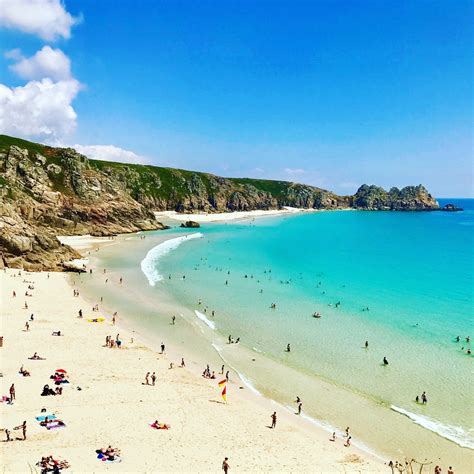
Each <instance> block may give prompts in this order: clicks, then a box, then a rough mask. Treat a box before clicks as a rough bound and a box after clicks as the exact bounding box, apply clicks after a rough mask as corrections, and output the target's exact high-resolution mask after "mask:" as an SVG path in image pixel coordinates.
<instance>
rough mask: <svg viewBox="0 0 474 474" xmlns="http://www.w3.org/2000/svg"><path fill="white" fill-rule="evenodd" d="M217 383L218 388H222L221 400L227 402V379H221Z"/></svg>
mask: <svg viewBox="0 0 474 474" xmlns="http://www.w3.org/2000/svg"><path fill="white" fill-rule="evenodd" d="M217 385H219V387H220V388H222V393H221V395H222V398H223V400H224V401H225V402H226V403H227V380H226V379H224V380H221V381H220V382H219V383H218V384H217Z"/></svg>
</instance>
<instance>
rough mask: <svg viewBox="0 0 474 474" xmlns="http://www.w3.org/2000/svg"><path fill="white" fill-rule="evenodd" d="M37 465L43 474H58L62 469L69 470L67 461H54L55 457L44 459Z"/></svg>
mask: <svg viewBox="0 0 474 474" xmlns="http://www.w3.org/2000/svg"><path fill="white" fill-rule="evenodd" d="M36 465H37V466H38V467H39V468H40V469H41V474H46V473H48V472H52V473H53V474H57V473H59V471H61V470H62V469H67V468H68V467H69V463H68V462H67V461H65V460H63V461H60V460H57V459H54V458H53V456H46V457H42V458H41V461H38V462H37V463H36Z"/></svg>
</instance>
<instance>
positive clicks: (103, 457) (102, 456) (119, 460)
mask: <svg viewBox="0 0 474 474" xmlns="http://www.w3.org/2000/svg"><path fill="white" fill-rule="evenodd" d="M97 459H98V460H99V461H103V462H109V463H112V462H122V460H121V459H120V456H115V458H114V459H107V457H106V456H104V455H103V454H102V453H100V454H99V455H98V456H97Z"/></svg>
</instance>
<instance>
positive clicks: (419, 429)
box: [104, 231, 469, 472]
mask: <svg viewBox="0 0 474 474" xmlns="http://www.w3.org/2000/svg"><path fill="white" fill-rule="evenodd" d="M184 234H185V232H183V233H182V234H181V233H180V232H179V231H178V233H175V234H174V235H172V236H163V237H166V238H173V237H175V236H176V235H184ZM155 244H156V243H155ZM155 244H154V246H155ZM144 248H145V247H144V246H143V245H141V247H140V248H139V249H140V250H139V252H138V255H141V254H142V255H143V256H144V255H145V254H146V252H147V251H146V250H143V249H144ZM150 248H151V247H150V246H148V249H150ZM132 252H133V246H132V243H131V242H130V244H129V245H128V246H127V247H121V249H120V251H119V252H118V253H117V252H114V251H113V250H112V253H111V252H110V250H107V252H106V255H108V257H106V258H105V260H104V265H106V266H107V267H108V266H109V264H110V265H112V262H113V261H114V259H115V258H116V257H118V255H119V254H125V253H132ZM114 253H115V257H114V256H113V254H114ZM104 257H105V256H104ZM111 257H112V258H111ZM138 258H141V257H138ZM136 259H137V254H136V253H135V255H134V257H133V259H129V260H128V266H127V267H123V265H122V267H121V269H120V272H123V271H125V268H129V266H130V265H131V264H132V262H135V260H136ZM133 265H135V263H134V264H133ZM138 265H139V260H138ZM130 268H132V267H130ZM133 268H135V267H133ZM168 271H170V272H172V269H171V268H169V269H166V271H165V274H166V275H168ZM132 273H133V272H131V274H132ZM120 274H121V273H117V274H116V275H117V278H118V275H120ZM133 274H134V275H135V276H134V278H137V274H136V273H133ZM178 276H179V275H178ZM159 286H160V288H162V289H163V290H164V291H162V292H161V293H160V292H158V293H155V290H154V292H153V293H151V292H147V293H148V294H149V296H150V295H151V296H152V300H153V301H155V302H159V311H160V312H161V313H162V314H168V313H169V314H173V311H174V309H173V307H172V305H168V307H166V306H162V304H163V300H162V298H163V293H164V292H167V289H166V285H164V286H161V285H159ZM139 292H141V290H140V289H139ZM109 296H110V295H109ZM198 296H200V295H199V294H198ZM196 298H197V296H196ZM173 299H174V298H173ZM193 301H194V303H191V302H190V301H188V303H189V304H185V305H183V304H180V303H178V302H177V301H176V302H175V303H176V304H179V307H180V308H181V309H182V310H183V313H184V314H185V316H186V317H185V318H184V319H187V322H188V323H190V325H191V326H193V327H194V328H195V329H197V334H198V337H199V332H201V333H203V334H204V336H205V337H204V338H202V339H207V343H208V345H212V347H213V348H214V350H216V347H215V345H214V344H211V341H213V340H214V341H215V340H216V338H219V339H223V336H224V335H223V334H218V333H217V331H213V330H212V329H211V328H209V327H208V325H206V324H205V322H203V321H199V319H198V317H197V315H196V314H195V312H194V308H195V307H196V306H195V303H196V301H197V299H196V300H193ZM165 308H166V309H165ZM191 308H193V309H191ZM197 308H198V307H197ZM188 313H192V316H191V315H190V314H188ZM181 316H183V315H181ZM190 316H191V317H190ZM183 317H184V316H183ZM140 326H142V324H141V322H140ZM146 326H147V325H145V326H144V327H143V329H144V330H145V332H146V331H147V330H148V331H150V332H155V331H158V330H159V328H158V326H156V327H151V326H150V325H148V327H146ZM231 332H232V331H231ZM232 333H233V332H232ZM226 334H227V332H226ZM172 339H174V337H173V338H172ZM224 339H225V338H224ZM155 342H156V341H155ZM155 345H156V344H155ZM219 345H220V346H221V349H223V351H224V354H225V356H226V357H227V356H231V357H230V359H226V365H227V364H229V363H230V364H236V365H234V367H240V368H239V370H243V373H245V377H247V375H248V376H249V377H250V381H251V383H255V386H256V388H257V389H258V391H259V392H260V393H261V396H262V397H265V398H266V400H267V401H269V400H270V401H272V400H281V401H283V404H282V405H281V406H283V407H284V408H286V406H285V404H287V403H288V404H290V405H291V404H292V403H291V398H288V395H290V397H291V396H293V395H292V393H291V392H293V393H300V394H303V395H304V397H303V398H305V399H306V401H308V400H307V399H308V394H306V396H305V393H303V392H304V390H303V388H302V386H301V384H300V383H299V382H298V380H297V379H296V378H295V377H292V378H291V377H289V378H286V376H284V380H288V383H290V384H291V386H292V387H294V389H293V390H290V393H286V395H285V396H282V395H284V394H283V393H282V392H281V391H280V392H278V390H277V391H275V390H273V388H274V387H276V385H273V386H272V384H270V385H268V383H267V384H263V385H262V381H263V380H266V381H267V382H268V381H269V377H268V376H265V377H264V379H262V378H261V377H260V375H261V374H264V373H265V374H266V373H267V372H273V369H276V370H277V371H279V369H277V368H276V366H275V364H273V362H272V363H271V364H266V363H264V362H263V361H262V360H261V359H262V358H261V357H258V356H257V357H258V359H259V360H258V361H257V363H250V365H252V367H250V365H249V364H248V363H246V364H245V366H242V364H241V363H242V362H243V360H242V357H241V356H247V357H245V358H246V359H249V357H248V356H249V351H248V350H247V348H244V347H240V348H237V347H235V348H231V349H229V348H230V347H231V346H227V345H225V341H224V340H220V344H219ZM241 350H245V351H246V353H245V352H241ZM229 351H230V352H229ZM256 352H258V351H256ZM237 355H239V357H237ZM200 356H201V354H199V357H200ZM219 356H220V354H219ZM251 357H252V356H251ZM253 357H255V355H254V356H253ZM200 358H201V357H200ZM201 360H202V361H205V357H204V356H203V357H202V358H201ZM208 360H211V359H208ZM262 364H263V365H262ZM272 364H273V365H272ZM262 367H263V368H262ZM257 368H258V369H259V370H263V372H258V371H256V370H257ZM291 371H292V369H291V370H290V371H288V370H286V371H283V372H281V373H280V375H282V374H283V373H285V375H288V376H293V375H297V372H298V371H296V372H295V373H294V374H290V372H291ZM317 379H318V382H317V383H315V384H313V383H312V384H311V386H312V387H313V388H317V390H316V391H315V393H319V396H320V397H321V396H324V397H325V396H326V395H325V393H326V394H327V393H331V394H332V395H334V396H335V398H334V400H338V403H339V404H340V403H342V405H344V404H345V405H347V406H355V407H359V408H362V410H361V413H365V414H367V415H369V414H370V416H369V418H368V419H370V420H371V422H370V423H362V424H361V426H359V421H360V420H359V419H358V420H356V421H354V420H352V421H351V422H350V423H349V424H350V426H351V427H354V428H355V429H356V439H358V438H361V439H362V441H363V442H364V441H365V442H366V443H367V444H365V442H364V444H363V447H362V448H361V449H364V448H366V449H367V450H369V451H372V450H373V451H374V452H375V453H384V454H383V457H384V459H398V460H400V457H402V458H403V456H404V455H405V454H406V455H407V456H408V457H410V458H411V456H412V455H415V457H418V456H417V454H418V453H430V455H429V459H438V456H441V458H442V459H443V461H442V462H443V464H446V465H447V460H449V461H451V460H453V461H454V463H453V464H454V465H457V466H458V469H459V468H460V466H463V467H464V469H466V465H469V463H467V462H466V456H465V455H464V454H462V453H460V452H459V451H458V452H457V453H458V455H460V456H465V457H464V458H462V460H461V459H460V458H458V457H457V455H455V456H451V454H450V453H451V449H452V448H451V446H452V444H451V443H455V444H458V443H456V442H454V441H452V440H449V438H446V437H444V436H443V435H442V434H439V433H438V432H437V431H435V430H432V429H427V428H426V427H423V425H419V424H417V423H415V424H413V421H412V420H409V419H408V418H406V417H400V415H399V414H398V413H396V412H394V411H393V410H391V408H390V405H384V404H380V403H379V401H378V399H377V398H371V397H362V398H361V397H357V396H356V395H357V394H352V395H351V396H346V394H349V393H350V391H348V390H346V389H344V388H341V387H337V385H336V386H335V385H334V384H328V383H327V382H328V380H324V379H321V378H320V377H319V378H317ZM290 380H292V382H293V383H292V382H290ZM242 382H243V383H244V384H245V382H244V380H243V379H242ZM295 382H296V383H295ZM315 385H319V387H316V386H315ZM269 387H270V388H269ZM296 387H299V388H296ZM248 388H249V387H248ZM319 388H321V390H319ZM328 389H329V390H331V392H327V390H328ZM342 392H344V393H342ZM341 395H342V396H341ZM355 398H361V400H362V399H363V400H365V401H364V402H361V403H359V401H358V400H356V399H355ZM313 401H314V400H313ZM347 402H349V404H348V403H347ZM351 402H355V403H354V405H352V404H351ZM366 402H367V403H366ZM274 403H279V402H274ZM334 404H336V405H337V403H336V402H334V403H333V405H334ZM329 405H331V403H329ZM329 405H328V403H325V400H323V399H319V401H318V403H317V405H316V407H317V408H318V407H319V409H316V410H309V411H310V414H311V416H313V417H314V419H315V420H316V421H318V420H325V421H324V422H323V424H325V423H326V418H325V417H326V415H327V414H329V413H330V412H329V411H327V408H328V406H329ZM369 405H370V407H369ZM379 405H380V406H379ZM307 406H308V407H309V406H310V405H307ZM324 406H325V407H326V408H324ZM325 409H326V411H325ZM366 409H367V410H370V412H369V411H367V410H366ZM387 409H388V410H389V412H387V411H386V410H387ZM311 411H312V413H311ZM356 411H358V410H356ZM390 411H391V412H392V413H390ZM382 412H383V413H382ZM325 413H326V415H325ZM342 413H343V416H340V417H338V421H336V419H335V418H334V419H333V418H331V417H329V418H327V421H328V422H329V423H331V425H334V426H338V427H339V428H341V429H343V428H344V427H345V426H346V422H347V421H348V420H347V418H350V419H351V418H352V417H351V416H349V417H346V415H347V414H348V412H347V410H346V411H344V410H342ZM356 418H360V417H356ZM379 420H380V421H381V420H384V423H386V424H387V426H388V427H389V428H388V429H385V435H386V436H385V437H384V438H385V439H384V443H380V442H378V441H379V439H378V438H377V437H376V435H375V431H372V426H376V423H377V422H378V421H379ZM333 421H334V423H333ZM415 425H416V426H415ZM418 425H419V426H418ZM328 426H329V425H328ZM405 428H407V429H408V430H409V431H407V439H410V442H409V443H407V442H405V443H404V442H403V441H401V442H400V443H391V442H390V440H391V431H392V429H393V430H398V432H404V429H405ZM357 429H358V431H359V432H358V433H357ZM367 429H369V430H370V431H369V432H367ZM365 433H367V436H369V437H368V438H364V436H366V435H365ZM374 436H375V438H374ZM419 436H420V441H421V439H423V442H424V444H420V445H418V444H417V442H416V440H417V438H418V437H419ZM428 442H429V443H432V444H426V443H428ZM354 444H355V443H354ZM361 445H362V443H361ZM368 446H370V448H369V447H368ZM417 446H419V447H420V449H417V448H416V447H417ZM422 446H424V447H423V448H422ZM359 447H360V446H359ZM427 447H428V449H426V448H427ZM430 447H431V448H430ZM366 449H364V450H366ZM456 449H457V448H456ZM402 453H404V454H402ZM438 453H439V454H438ZM425 455H426V454H425ZM421 456H422V454H420V457H421ZM453 458H455V459H453ZM461 472H464V471H463V470H462V469H461Z"/></svg>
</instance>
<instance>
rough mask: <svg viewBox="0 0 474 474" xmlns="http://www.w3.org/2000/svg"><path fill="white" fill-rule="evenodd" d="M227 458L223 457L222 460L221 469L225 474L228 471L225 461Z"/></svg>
mask: <svg viewBox="0 0 474 474" xmlns="http://www.w3.org/2000/svg"><path fill="white" fill-rule="evenodd" d="M228 460H229V458H224V461H222V470H223V471H224V473H225V474H227V473H228V472H229V468H230V466H229V463H228V462H227V461H228Z"/></svg>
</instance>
